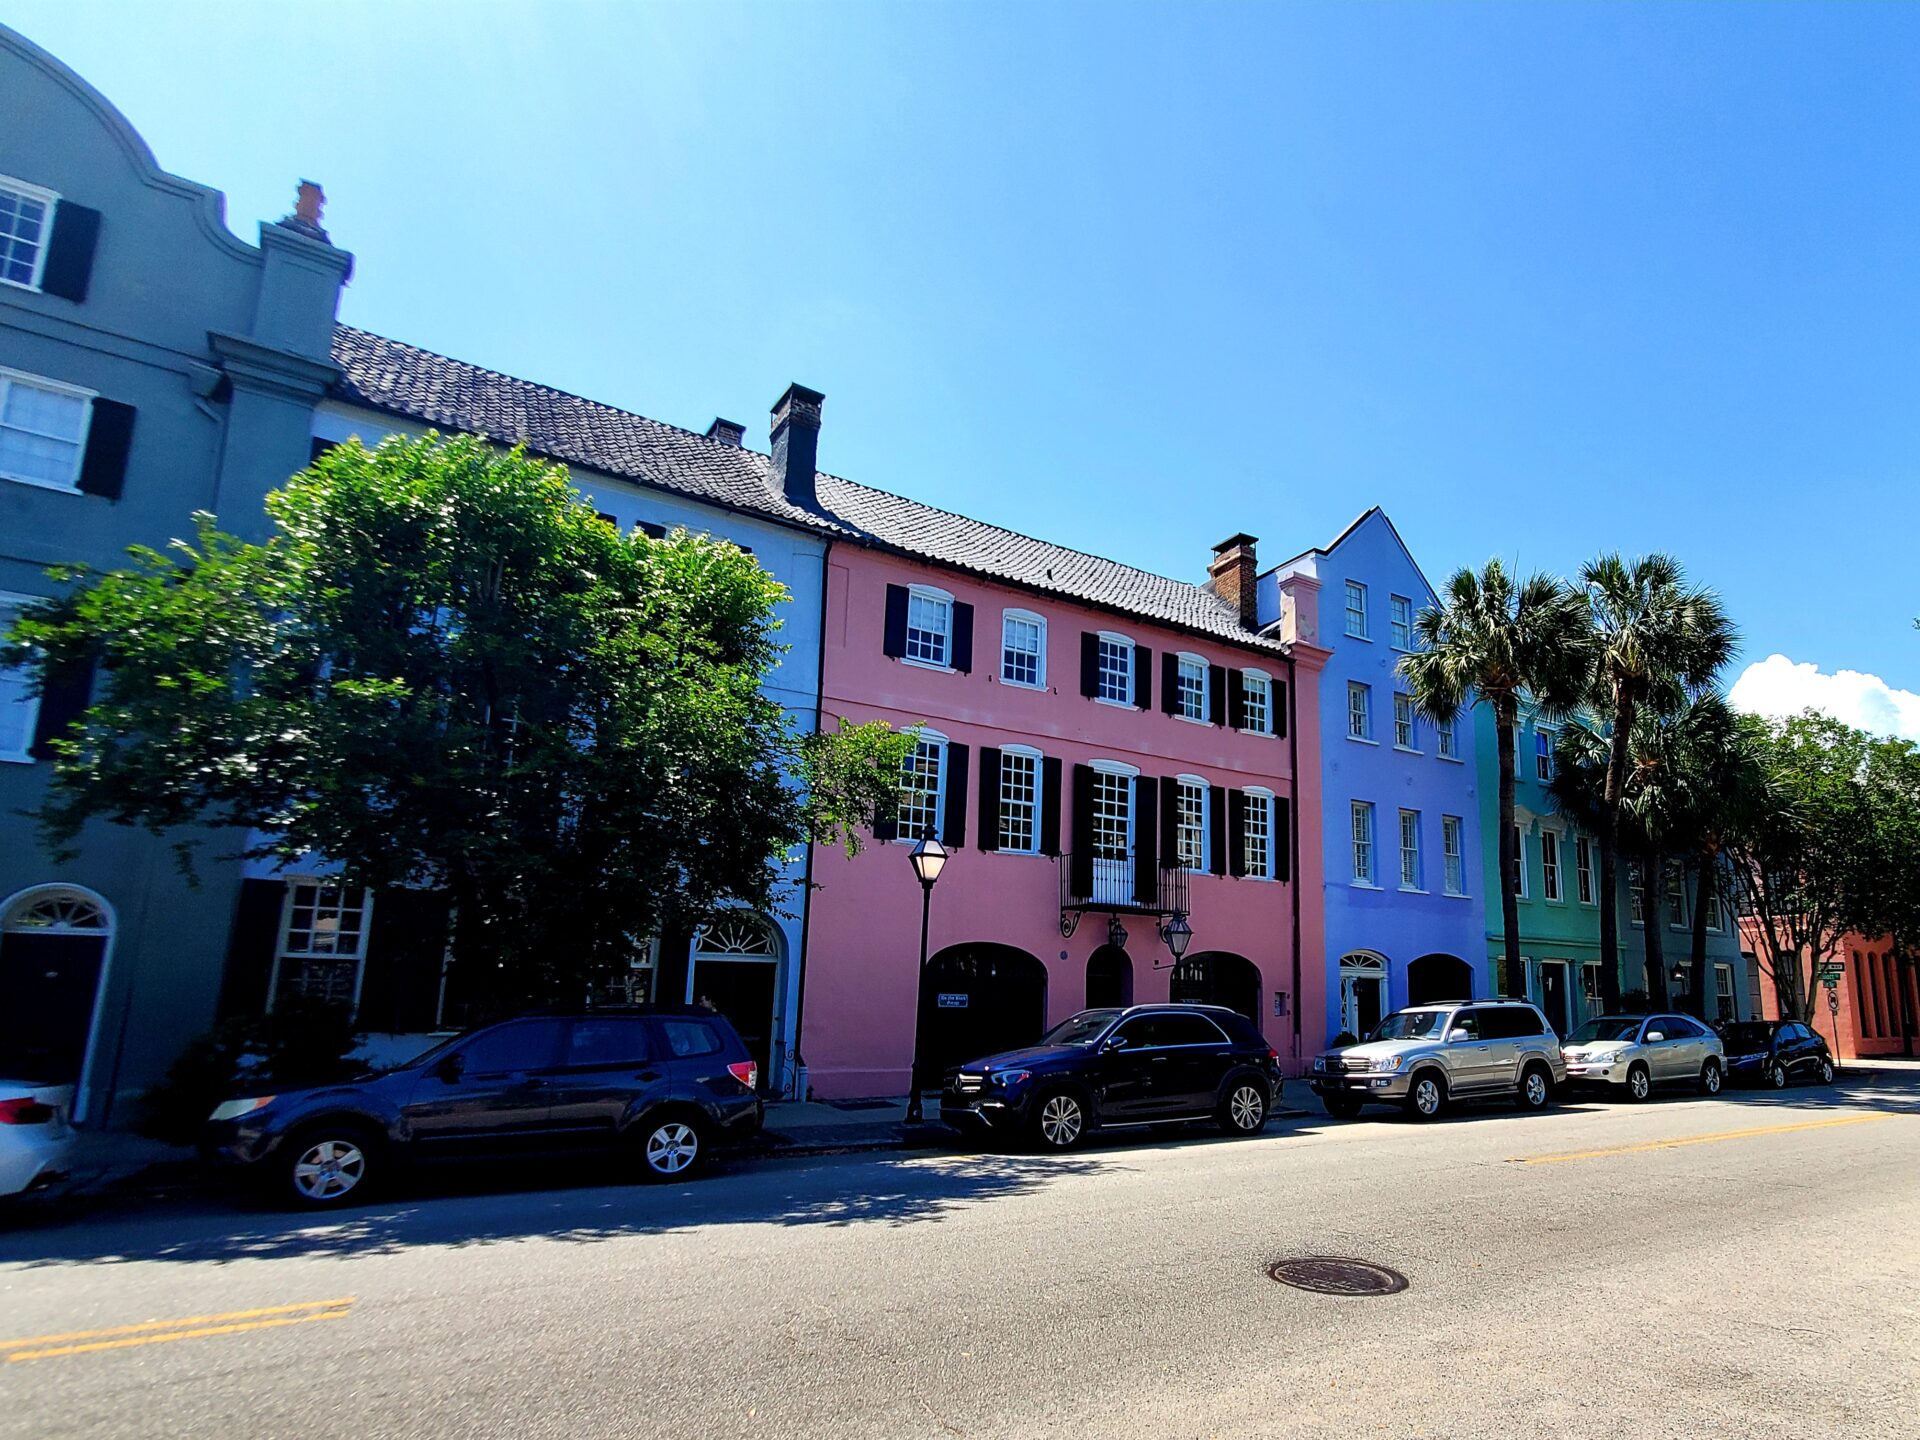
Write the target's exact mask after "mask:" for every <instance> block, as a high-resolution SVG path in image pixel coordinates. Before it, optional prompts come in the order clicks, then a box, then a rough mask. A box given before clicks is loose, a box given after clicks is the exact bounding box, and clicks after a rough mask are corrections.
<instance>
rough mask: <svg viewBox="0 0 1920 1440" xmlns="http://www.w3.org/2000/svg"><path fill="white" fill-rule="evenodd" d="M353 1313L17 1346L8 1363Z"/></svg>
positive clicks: (348, 1309)
mask: <svg viewBox="0 0 1920 1440" xmlns="http://www.w3.org/2000/svg"><path fill="white" fill-rule="evenodd" d="M352 1313H353V1311H352V1308H351V1307H350V1306H342V1307H341V1308H340V1309H338V1310H321V1311H317V1312H316V1313H314V1314H311V1315H282V1316H281V1317H280V1318H279V1319H277V1320H245V1321H241V1322H240V1323H239V1324H235V1325H204V1326H201V1327H200V1328H199V1329H196V1330H161V1331H157V1332H155V1333H154V1334H151V1335H129V1336H126V1337H125V1338H124V1339H120V1340H94V1341H91V1342H89V1343H87V1344H85V1345H60V1346H56V1347H54V1348H53V1349H50V1350H16V1351H15V1352H14V1353H12V1354H11V1355H9V1356H7V1363H8V1364H12V1363H13V1362H14V1361H16V1360H52V1359H54V1358H56V1357H58V1356H61V1355H85V1354H87V1353H89V1352H90V1351H94V1350H125V1349H127V1348H128V1347H130V1346H133V1345H165V1344H166V1343H167V1342H168V1341H170V1340H204V1339H206V1338H207V1337H208V1336H210V1335H237V1334H239V1333H240V1332H241V1331H243V1330H272V1329H274V1328H276V1327H278V1326H281V1325H310V1324H312V1323H313V1322H314V1321H315V1320H344V1319H346V1318H347V1316H349V1315H351V1314H352Z"/></svg>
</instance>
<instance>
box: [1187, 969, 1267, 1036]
mask: <svg viewBox="0 0 1920 1440" xmlns="http://www.w3.org/2000/svg"><path fill="white" fill-rule="evenodd" d="M1167 998H1168V999H1170V1000H1173V1001H1176V1002H1178V1003H1180V1004H1184V1005H1224V1006H1226V1007H1227V1009H1229V1010H1237V1011H1238V1012H1239V1013H1240V1014H1242V1015H1244V1016H1246V1017H1247V1018H1248V1019H1249V1020H1251V1021H1253V1023H1254V1025H1255V1027H1256V1028H1257V1027H1258V1026H1259V1024H1260V972H1259V970H1258V969H1256V968H1255V966H1254V964H1253V962H1252V961H1251V960H1248V959H1246V958H1245V957H1244V956H1240V955H1235V954H1233V953H1232V952H1230V951H1227V950H1203V951H1201V952H1200V953H1199V954H1198V955H1189V956H1187V958H1186V959H1184V960H1182V961H1181V962H1180V963H1179V964H1178V965H1175V966H1174V967H1173V974H1172V976H1171V977H1170V978H1169V980H1168V985H1167Z"/></svg>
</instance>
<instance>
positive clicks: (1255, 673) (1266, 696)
mask: <svg viewBox="0 0 1920 1440" xmlns="http://www.w3.org/2000/svg"><path fill="white" fill-rule="evenodd" d="M1240 728H1241V729H1242V730H1245V731H1246V732H1247V733H1248V734H1250V735H1271V734H1273V677H1272V676H1270V675H1268V674H1267V672H1266V671H1264V670H1242V671H1241V672H1240Z"/></svg>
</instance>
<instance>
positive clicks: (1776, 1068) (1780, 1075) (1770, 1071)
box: [1767, 1060, 1787, 1090]
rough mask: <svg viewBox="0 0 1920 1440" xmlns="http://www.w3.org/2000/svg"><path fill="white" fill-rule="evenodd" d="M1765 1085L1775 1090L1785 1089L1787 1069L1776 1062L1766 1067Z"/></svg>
mask: <svg viewBox="0 0 1920 1440" xmlns="http://www.w3.org/2000/svg"><path fill="white" fill-rule="evenodd" d="M1767 1084H1769V1085H1771V1086H1772V1087H1773V1088H1774V1089H1776V1090H1784V1089H1786V1088H1787V1067H1786V1066H1784V1065H1782V1064H1781V1063H1780V1062H1779V1061H1778V1060H1776V1061H1774V1062H1773V1064H1771V1065H1769V1066H1768V1067H1767Z"/></svg>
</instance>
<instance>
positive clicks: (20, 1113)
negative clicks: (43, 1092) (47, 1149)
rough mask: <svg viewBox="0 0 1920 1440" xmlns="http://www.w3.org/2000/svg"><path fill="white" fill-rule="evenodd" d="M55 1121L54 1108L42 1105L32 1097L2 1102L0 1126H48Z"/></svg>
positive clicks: (0, 1104) (0, 1102) (21, 1097)
mask: <svg viewBox="0 0 1920 1440" xmlns="http://www.w3.org/2000/svg"><path fill="white" fill-rule="evenodd" d="M52 1120H53V1107H52V1106H51V1105H42V1104H41V1103H40V1102H39V1101H38V1100H36V1099H34V1098H33V1097H32V1096H31V1095H22V1096H20V1097H18V1098H17V1099H13V1100H0V1125H46V1124H49V1123H50V1122H51V1121H52Z"/></svg>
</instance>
